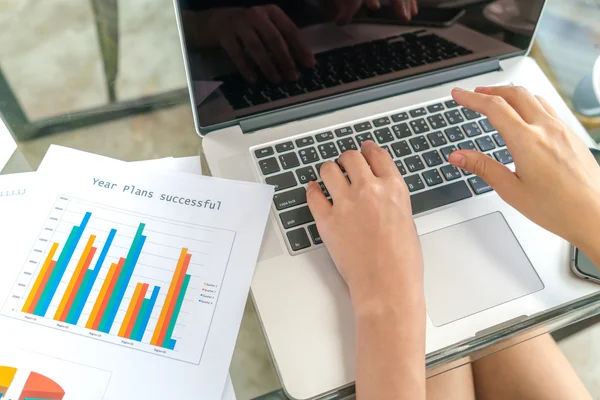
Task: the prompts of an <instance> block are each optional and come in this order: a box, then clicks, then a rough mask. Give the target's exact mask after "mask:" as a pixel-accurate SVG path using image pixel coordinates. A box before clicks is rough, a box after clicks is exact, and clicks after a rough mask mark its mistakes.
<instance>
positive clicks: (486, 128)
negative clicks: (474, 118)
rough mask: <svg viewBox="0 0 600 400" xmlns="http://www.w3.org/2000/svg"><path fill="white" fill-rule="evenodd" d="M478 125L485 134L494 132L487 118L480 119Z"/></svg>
mask: <svg viewBox="0 0 600 400" xmlns="http://www.w3.org/2000/svg"><path fill="white" fill-rule="evenodd" d="M479 125H480V126H481V129H483V131H484V132H485V133H489V132H492V131H495V130H496V128H494V127H493V126H492V124H491V123H490V121H489V120H488V119H487V118H485V119H482V120H481V121H479Z"/></svg>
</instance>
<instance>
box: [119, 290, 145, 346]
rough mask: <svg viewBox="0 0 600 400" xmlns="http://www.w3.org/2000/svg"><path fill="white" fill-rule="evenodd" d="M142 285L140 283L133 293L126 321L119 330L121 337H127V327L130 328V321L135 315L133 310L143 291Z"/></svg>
mask: <svg viewBox="0 0 600 400" xmlns="http://www.w3.org/2000/svg"><path fill="white" fill-rule="evenodd" d="M142 286H144V285H143V284H142V283H138V284H137V285H136V286H135V292H133V297H132V298H131V302H130V303H129V308H127V314H125V319H124V320H123V323H122V324H121V329H119V336H121V337H125V331H127V327H128V326H129V321H131V316H132V314H133V310H134V309H135V304H136V303H137V301H138V299H139V297H140V293H141V291H142Z"/></svg>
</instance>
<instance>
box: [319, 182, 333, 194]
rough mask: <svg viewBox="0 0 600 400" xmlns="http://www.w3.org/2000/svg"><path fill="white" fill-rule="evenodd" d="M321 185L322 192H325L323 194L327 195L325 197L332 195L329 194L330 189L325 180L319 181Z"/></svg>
mask: <svg viewBox="0 0 600 400" xmlns="http://www.w3.org/2000/svg"><path fill="white" fill-rule="evenodd" d="M319 186H321V192H323V195H325V197H329V196H331V195H330V194H329V191H328V190H327V187H326V186H325V184H324V183H323V182H319Z"/></svg>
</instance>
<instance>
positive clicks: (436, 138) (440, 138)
mask: <svg viewBox="0 0 600 400" xmlns="http://www.w3.org/2000/svg"><path fill="white" fill-rule="evenodd" d="M427 139H429V143H431V145H432V146H433V147H439V146H443V145H445V144H448V141H447V140H446V137H445V136H444V134H443V133H442V132H439V131H438V132H433V133H430V134H429V135H427Z"/></svg>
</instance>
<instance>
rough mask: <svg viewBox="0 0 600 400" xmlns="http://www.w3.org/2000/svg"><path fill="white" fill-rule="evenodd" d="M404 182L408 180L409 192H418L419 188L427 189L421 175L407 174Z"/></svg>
mask: <svg viewBox="0 0 600 400" xmlns="http://www.w3.org/2000/svg"><path fill="white" fill-rule="evenodd" d="M404 182H406V186H408V191H409V192H416V191H417V190H421V189H425V184H424V183H423V181H422V180H421V177H420V176H419V175H411V176H407V177H405V178H404Z"/></svg>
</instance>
